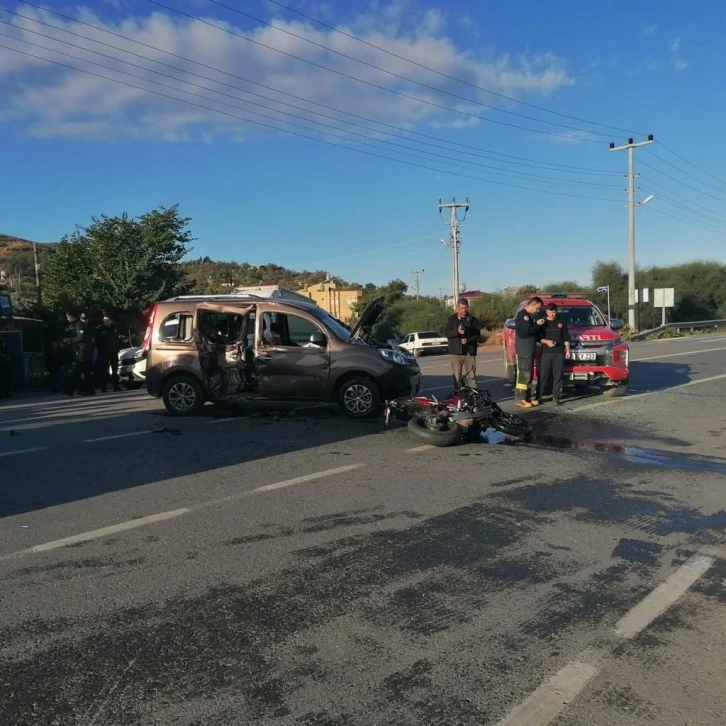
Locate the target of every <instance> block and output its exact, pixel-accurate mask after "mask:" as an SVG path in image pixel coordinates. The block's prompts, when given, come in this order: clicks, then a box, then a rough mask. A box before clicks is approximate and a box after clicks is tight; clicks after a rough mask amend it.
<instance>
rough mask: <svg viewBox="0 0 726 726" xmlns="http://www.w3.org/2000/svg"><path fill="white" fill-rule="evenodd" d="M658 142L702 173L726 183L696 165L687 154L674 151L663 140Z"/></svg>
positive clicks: (725, 182)
mask: <svg viewBox="0 0 726 726" xmlns="http://www.w3.org/2000/svg"><path fill="white" fill-rule="evenodd" d="M658 143H659V144H660V145H661V146H662V147H663V148H664V149H665V150H666V151H670V152H671V154H673V156H677V157H678V158H679V159H680V160H681V161H685V162H686V164H689V165H690V166H692V167H693V168H694V169H697V170H698V171H700V172H701V173H702V174H705V175H706V176H709V177H711V179H713V180H714V181H717V182H719V183H720V184H726V181H724V180H723V179H719V178H718V177H717V176H714V175H713V174H710V173H709V172H707V171H706V170H705V169H702V168H701V167H700V166H696V164H694V163H693V162H692V161H688V159H686V158H685V156H681V155H680V154H679V153H678V152H677V151H673V149H671V148H670V147H669V146H666V145H665V144H664V143H663V142H662V141H659V142H658Z"/></svg>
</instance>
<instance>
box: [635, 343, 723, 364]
mask: <svg viewBox="0 0 726 726" xmlns="http://www.w3.org/2000/svg"><path fill="white" fill-rule="evenodd" d="M719 350H726V346H722V347H721V348H704V349H698V350H684V351H681V352H680V353H668V354H667V355H652V356H650V357H648V358H633V363H640V362H641V361H645V360H661V359H663V358H678V357H683V356H684V355H699V354H701V353H715V352H716V351H719Z"/></svg>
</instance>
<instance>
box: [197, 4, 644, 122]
mask: <svg viewBox="0 0 726 726" xmlns="http://www.w3.org/2000/svg"><path fill="white" fill-rule="evenodd" d="M210 2H213V3H215V5H220V6H221V7H224V8H228V9H229V10H234V8H230V7H229V6H228V5H224V4H223V3H221V2H218V0H210ZM268 2H270V3H272V4H273V5H277V6H278V7H281V8H283V9H285V10H289V11H290V12H291V13H295V14H296V15H299V16H300V17H302V18H305V19H306V20H310V21H311V22H313V23H316V24H318V25H320V26H322V27H323V28H327V29H328V30H332V31H333V32H335V33H338V34H339V35H343V36H345V37H346V38H351V39H352V40H356V41H358V42H359V43H363V44H364V45H367V46H368V47H369V48H375V49H376V50H379V51H381V52H382V53H386V54H387V55H390V56H392V57H393V58H397V59H398V60H402V61H405V62H406V63H411V64H412V65H414V66H417V67H418V68H423V69H424V70H427V71H430V72H431V73H435V74H436V75H438V76H441V77H442V78H447V79H449V80H450V81H456V82H457V83H462V84H463V85H465V86H470V87H471V88H476V89H477V90H478V91H484V92H485V93H489V94H491V95H492V96H497V97H498V98H503V99H505V100H507V101H512V102H513V103H518V104H520V105H522V106H527V107H528V108H534V109H536V110H538V111H543V112H545V113H551V114H553V115H555V116H559V117H560V118H566V119H570V120H571V121H577V122H579V123H583V124H589V125H591V126H600V127H601V128H604V129H610V130H611V131H623V132H625V133H634V132H632V131H629V130H628V129H622V128H620V127H619V126H609V125H608V124H601V123H598V122H597V121H588V120H587V119H583V118H579V117H578V116H570V115H568V114H565V113H560V112H559V111H553V110H551V109H549V108H544V107H543V106H537V105H536V104H534V103H528V102H527V101H520V100H519V99H517V98H513V97H512V96H507V95H505V94H504V93H499V92H498V91H492V90H491V89H490V88H484V87H483V86H479V85H477V84H476V83H472V82H471V81H466V80H464V79H463V78H457V77H456V76H450V75H448V74H447V73H443V72H442V71H438V70H436V69H435V68H431V67H430V66H427V65H425V64H423V63H419V62H418V61H415V60H411V58H406V57H405V56H402V55H399V54H398V53H394V52H393V51H390V50H387V49H386V48H382V47H381V46H380V45H376V44H375V43H371V42H370V41H368V40H364V39H363V38H359V37H358V36H357V35H353V34H352V33H346V32H345V31H344V30H340V29H339V28H336V27H334V26H332V25H328V24H327V23H324V22H323V21H322V20H318V19H317V18H313V17H312V16H310V15H306V14H305V13H303V12H300V11H299V10H295V8H291V7H289V6H288V5H283V3H281V2H277V0H268ZM272 27H275V26H272ZM278 30H279V28H278ZM497 110H501V111H504V109H497ZM506 113H509V112H506ZM525 118H529V117H525ZM543 123H546V122H543Z"/></svg>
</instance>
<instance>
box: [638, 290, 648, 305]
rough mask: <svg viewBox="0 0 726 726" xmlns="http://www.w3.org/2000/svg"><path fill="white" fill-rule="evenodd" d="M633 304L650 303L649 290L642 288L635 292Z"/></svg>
mask: <svg viewBox="0 0 726 726" xmlns="http://www.w3.org/2000/svg"><path fill="white" fill-rule="evenodd" d="M635 302H637V303H646V302H650V290H649V289H648V288H647V287H644V288H642V289H640V290H636V291H635Z"/></svg>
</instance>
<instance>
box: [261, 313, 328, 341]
mask: <svg viewBox="0 0 726 726" xmlns="http://www.w3.org/2000/svg"><path fill="white" fill-rule="evenodd" d="M320 332H322V331H321V330H320V328H319V327H318V326H317V325H315V324H314V323H311V322H310V321H309V320H305V318H301V317H298V316H297V315H289V314H282V313H264V315H263V316H262V342H263V344H265V345H279V346H285V347H293V348H302V347H304V346H306V345H309V344H310V336H311V335H312V334H313V333H320Z"/></svg>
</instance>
